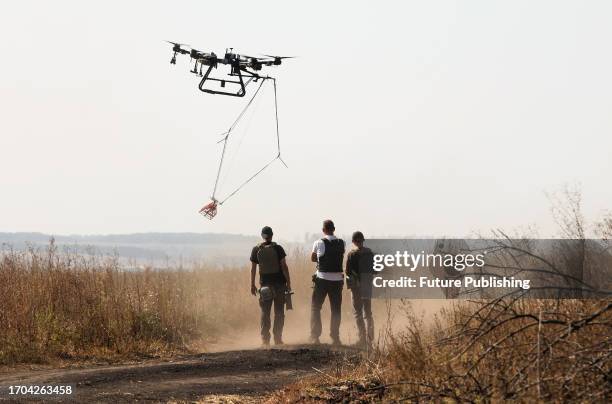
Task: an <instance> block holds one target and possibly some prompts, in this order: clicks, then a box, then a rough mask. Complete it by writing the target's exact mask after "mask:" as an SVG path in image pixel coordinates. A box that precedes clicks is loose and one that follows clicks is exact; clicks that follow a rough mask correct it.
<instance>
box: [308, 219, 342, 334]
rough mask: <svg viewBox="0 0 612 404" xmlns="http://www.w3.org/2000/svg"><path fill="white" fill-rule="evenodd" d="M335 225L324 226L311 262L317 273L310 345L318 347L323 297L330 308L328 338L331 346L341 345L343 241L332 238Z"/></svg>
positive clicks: (329, 221)
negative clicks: (330, 340) (329, 337)
mask: <svg viewBox="0 0 612 404" xmlns="http://www.w3.org/2000/svg"><path fill="white" fill-rule="evenodd" d="M335 230H336V228H335V226H334V222H332V221H331V220H325V221H324V222H323V229H322V231H323V235H324V236H323V238H321V239H320V240H317V241H315V243H314V245H313V247H312V254H311V256H310V259H311V261H312V262H316V263H317V272H316V273H315V275H314V276H313V282H314V287H313V290H312V302H311V306H310V308H311V311H310V341H311V342H312V343H315V344H318V343H319V337H320V336H321V331H322V327H321V307H322V306H323V302H324V301H325V297H327V296H329V305H330V306H331V322H330V327H329V328H330V336H331V339H332V343H333V345H340V344H341V343H340V320H341V307H342V288H343V285H344V275H343V273H342V262H343V260H344V241H343V240H342V239H339V238H337V237H336V236H334V232H335Z"/></svg>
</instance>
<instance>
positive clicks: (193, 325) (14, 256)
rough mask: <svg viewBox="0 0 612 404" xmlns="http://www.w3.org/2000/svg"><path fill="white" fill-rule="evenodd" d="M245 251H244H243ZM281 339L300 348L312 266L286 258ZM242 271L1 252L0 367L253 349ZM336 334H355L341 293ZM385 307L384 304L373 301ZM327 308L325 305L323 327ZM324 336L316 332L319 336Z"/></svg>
mask: <svg viewBox="0 0 612 404" xmlns="http://www.w3.org/2000/svg"><path fill="white" fill-rule="evenodd" d="M247 253H248V252H247ZM289 266H290V271H291V276H292V280H293V282H292V284H293V288H294V291H295V295H294V307H295V310H294V311H293V312H288V313H287V316H286V326H285V330H286V332H285V335H287V338H288V339H289V341H288V342H306V340H307V336H308V331H309V330H308V327H309V326H308V321H309V320H308V319H309V316H310V311H309V310H310V295H311V285H312V282H311V275H312V273H313V264H312V263H310V262H308V261H307V255H306V254H304V253H303V252H302V251H293V252H290V256H289ZM249 269H250V266H249V265H248V263H245V266H244V267H235V268H224V269H211V268H207V267H196V268H193V269H190V270H178V269H173V268H169V270H163V271H159V270H151V269H147V270H143V271H124V270H122V269H121V266H120V265H119V262H118V260H117V259H116V258H114V257H100V256H95V255H88V256H85V255H76V254H71V253H66V252H63V251H62V252H59V251H58V250H57V248H56V246H55V245H54V244H53V243H51V244H50V245H49V246H48V247H47V248H45V249H34V248H30V249H29V250H27V251H15V250H11V249H7V248H5V249H4V250H3V251H1V252H0V324H2V327H1V328H0V364H16V363H44V362H49V361H51V362H53V361H54V360H58V359H62V360H83V359H92V360H95V359H105V360H122V359H126V358H130V357H139V356H143V355H145V356H146V355H154V356H158V355H168V354H172V353H176V352H179V351H186V350H198V351H201V350H208V349H231V348H244V347H255V346H258V345H259V343H260V340H259V316H260V310H259V306H258V303H257V298H256V297H254V296H251V294H250V275H249ZM345 299H346V300H345V304H344V305H343V306H344V307H343V316H344V322H343V323H344V324H343V332H344V335H345V336H346V338H345V341H346V342H351V340H350V337H351V336H353V335H354V332H353V320H352V314H351V307H350V303H349V302H350V299H349V296H348V293H347V292H346V291H345ZM379 307H380V310H384V306H383V305H379ZM328 312H329V310H328V309H326V308H324V310H323V318H324V321H325V320H327V318H328ZM324 337H325V336H324Z"/></svg>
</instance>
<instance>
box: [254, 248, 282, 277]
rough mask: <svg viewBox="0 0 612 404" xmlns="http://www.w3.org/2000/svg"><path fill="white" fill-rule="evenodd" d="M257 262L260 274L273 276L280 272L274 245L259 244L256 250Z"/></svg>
mask: <svg viewBox="0 0 612 404" xmlns="http://www.w3.org/2000/svg"><path fill="white" fill-rule="evenodd" d="M257 262H258V263H259V273H260V274H266V275H267V274H275V273H277V272H280V262H279V259H278V253H277V252H276V243H270V244H266V243H261V244H260V245H259V247H258V249H257Z"/></svg>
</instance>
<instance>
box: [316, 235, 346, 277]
mask: <svg viewBox="0 0 612 404" xmlns="http://www.w3.org/2000/svg"><path fill="white" fill-rule="evenodd" d="M321 240H322V241H323V243H324V244H325V253H324V254H323V255H322V256H320V257H319V266H318V270H319V271H321V272H342V260H343V259H344V241H342V240H341V239H339V238H337V239H335V240H328V239H326V238H323V239H321Z"/></svg>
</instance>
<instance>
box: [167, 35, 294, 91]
mask: <svg viewBox="0 0 612 404" xmlns="http://www.w3.org/2000/svg"><path fill="white" fill-rule="evenodd" d="M167 42H169V43H170V44H172V52H173V55H172V59H170V64H176V55H177V54H181V55H189V57H190V59H191V60H192V61H194V65H193V69H192V70H190V72H191V73H194V74H196V75H197V76H199V77H202V79H201V80H200V84H199V86H198V88H199V89H200V91H203V92H205V93H210V94H221V95H229V96H233V97H244V95H245V94H246V87H247V86H248V85H249V83H251V82H257V81H258V80H259V79H262V78H263V79H267V78H271V77H268V76H262V75H260V74H259V73H258V72H260V71H261V70H262V68H263V67H265V66H278V65H280V64H281V63H282V60H283V59H287V58H291V56H270V55H264V57H253V56H247V55H240V54H238V53H234V52H233V48H228V49H226V51H225V55H224V56H223V57H222V58H220V57H218V56H217V55H216V54H215V53H214V52H201V51H199V50H197V49H194V48H190V50H187V49H184V48H183V46H187V45H185V44H180V43H176V42H170V41H167ZM220 64H221V65H227V66H229V67H230V72H229V73H228V76H229V78H217V77H212V76H211V72H212V70H213V69H216V68H217V67H218V66H219V65H220ZM205 66H206V68H205ZM204 69H206V71H204ZM207 82H217V83H219V85H220V87H221V88H225V87H226V85H227V84H232V85H237V86H239V88H238V90H237V91H236V92H232V91H225V90H220V89H216V90H215V89H212V88H206V87H205V85H206V83H207Z"/></svg>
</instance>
